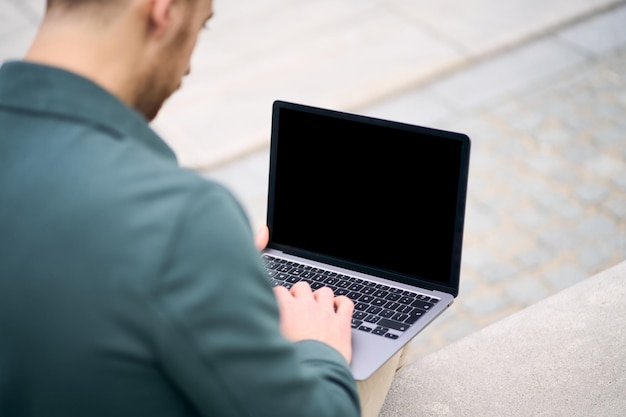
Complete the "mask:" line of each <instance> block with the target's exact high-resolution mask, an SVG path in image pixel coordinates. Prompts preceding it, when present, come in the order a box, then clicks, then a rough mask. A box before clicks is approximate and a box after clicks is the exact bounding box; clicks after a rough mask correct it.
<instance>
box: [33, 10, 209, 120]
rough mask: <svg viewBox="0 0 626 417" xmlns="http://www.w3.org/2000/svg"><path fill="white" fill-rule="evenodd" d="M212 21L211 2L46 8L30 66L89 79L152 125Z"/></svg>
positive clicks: (183, 73) (174, 89)
mask: <svg viewBox="0 0 626 417" xmlns="http://www.w3.org/2000/svg"><path fill="white" fill-rule="evenodd" d="M212 14H213V2H212V0H47V7H46V15H45V17H44V21H43V23H42V26H41V28H40V31H39V32H38V34H37V37H36V38H35V41H34V43H33V46H32V47H31V50H30V51H29V53H28V54H27V56H26V59H27V60H31V61H36V62H41V63H44V64H49V65H54V66H59V67H61V68H65V69H68V70H70V71H74V72H76V73H78V74H80V75H83V76H85V77H87V78H90V79H91V80H93V81H95V82H96V83H98V84H100V85H101V86H102V87H104V88H105V89H107V90H109V91H110V92H111V93H113V94H115V95H117V96H118V97H119V98H120V99H122V100H123V101H125V102H126V103H127V104H128V105H130V106H132V107H134V108H135V109H137V110H138V111H139V112H141V113H142V114H143V115H144V116H145V117H146V118H147V119H148V120H152V119H153V118H154V117H156V115H157V113H158V111H159V109H160V108H161V106H162V104H163V103H164V101H165V100H166V99H167V98H168V97H169V96H170V95H171V94H172V93H173V92H174V91H176V90H177V89H178V88H179V87H180V85H181V81H182V78H183V77H184V76H185V75H186V74H188V73H189V71H190V60H191V54H192V52H193V49H194V46H195V43H196V40H197V37H198V34H199V31H200V30H201V29H202V27H203V26H204V24H205V23H206V21H207V20H208V19H209V18H210V17H211V16H212Z"/></svg>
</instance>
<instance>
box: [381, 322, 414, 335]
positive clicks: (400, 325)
mask: <svg viewBox="0 0 626 417" xmlns="http://www.w3.org/2000/svg"><path fill="white" fill-rule="evenodd" d="M378 325H379V326H382V327H388V328H390V329H394V330H399V331H401V332H404V331H406V330H407V329H408V328H409V327H411V326H410V325H408V324H406V323H400V322H399V321H395V320H389V319H380V321H379V322H378Z"/></svg>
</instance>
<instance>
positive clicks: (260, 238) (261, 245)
mask: <svg viewBox="0 0 626 417" xmlns="http://www.w3.org/2000/svg"><path fill="white" fill-rule="evenodd" d="M269 240H270V230H269V229H268V228H267V226H262V227H261V228H260V229H259V231H258V232H257V234H256V235H255V236H254V244H255V245H256V248H257V249H258V250H260V251H261V250H263V249H265V247H266V246H267V242H268V241H269Z"/></svg>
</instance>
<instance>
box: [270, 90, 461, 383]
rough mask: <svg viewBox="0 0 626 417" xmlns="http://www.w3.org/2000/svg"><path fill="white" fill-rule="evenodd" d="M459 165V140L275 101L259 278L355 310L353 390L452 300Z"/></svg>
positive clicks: (456, 273) (457, 246) (445, 134)
mask: <svg viewBox="0 0 626 417" xmlns="http://www.w3.org/2000/svg"><path fill="white" fill-rule="evenodd" d="M469 154H470V139H469V138H468V137H467V136H466V135H464V134H461V133H456V132H449V131H444V130H439V129H433V128H427V127H421V126H414V125H409V124H404V123H399V122H394V121H389V120H381V119H377V118H373V117H366V116H363V115H357V114H351V113H346V112H340V111H335V110H329V109H322V108H318V107H313V106H307V105H302V104H296V103H290V102H285V101H276V102H274V104H273V109H272V133H271V146H270V169H269V187H268V205H267V224H268V226H269V230H270V238H269V243H268V245H267V248H266V249H265V250H264V254H263V257H264V258H265V262H266V266H267V270H268V274H269V275H270V279H271V282H272V284H273V285H283V286H286V287H290V286H291V285H293V284H295V283H296V282H298V281H301V280H305V281H308V282H309V283H310V284H311V286H312V287H313V288H314V289H316V288H319V287H321V286H330V287H331V288H332V289H333V291H334V292H335V294H336V295H345V296H347V297H349V298H351V299H352V300H353V301H354V304H355V310H354V314H353V319H352V333H353V339H352V340H353V342H352V343H353V355H352V363H351V371H352V374H353V376H354V378H355V379H356V380H364V379H367V378H368V377H370V376H371V375H372V374H373V373H374V372H375V371H376V370H377V369H378V368H380V367H381V366H382V365H383V364H384V363H385V362H386V361H387V360H388V359H390V358H391V357H392V356H393V355H394V354H395V353H396V352H398V351H399V350H400V349H402V348H403V347H404V346H405V345H406V344H408V343H409V342H410V341H411V340H412V339H413V338H414V337H415V336H416V335H417V334H418V333H419V332H420V331H422V330H423V329H424V328H425V327H426V326H428V325H429V324H430V323H431V322H432V321H433V320H434V319H435V318H437V317H438V316H439V315H440V314H441V313H442V312H443V311H445V310H446V309H447V308H448V307H449V306H450V305H451V304H452V303H453V301H454V299H455V298H456V297H457V295H458V293H459V276H460V268H461V251H462V243H463V224H464V218H465V203H466V193H467V182H468V169H469Z"/></svg>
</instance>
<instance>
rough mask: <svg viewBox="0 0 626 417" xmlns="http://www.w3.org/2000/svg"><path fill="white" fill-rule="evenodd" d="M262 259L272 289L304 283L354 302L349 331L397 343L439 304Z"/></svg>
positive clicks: (305, 267) (272, 258)
mask: <svg viewBox="0 0 626 417" xmlns="http://www.w3.org/2000/svg"><path fill="white" fill-rule="evenodd" d="M263 259H264V260H265V266H266V269H267V272H268V275H269V277H270V279H271V283H272V285H273V286H278V285H281V286H283V287H286V288H291V286H293V285H294V284H295V283H296V282H299V281H306V282H308V283H309V285H311V288H312V289H313V290H316V289H318V288H321V287H329V288H330V289H332V290H333V292H334V293H335V295H336V296H339V295H345V296H346V297H348V298H350V299H351V300H352V301H353V302H354V313H353V314H352V328H353V329H358V330H360V331H364V332H367V333H372V334H375V335H379V336H382V337H386V338H388V339H397V338H398V337H399V336H400V335H401V334H402V333H403V332H405V331H406V330H407V329H409V327H411V325H413V324H414V323H415V322H416V321H417V320H419V319H420V318H421V317H422V316H423V315H424V314H426V312H427V311H428V310H429V309H431V308H432V307H433V306H434V305H435V304H436V303H437V302H438V301H439V299H437V298H433V297H429V296H427V295H425V294H420V293H416V292H412V291H407V290H403V289H401V288H395V287H391V286H388V285H383V284H378V283H376V282H373V281H367V280H364V279H362V278H357V277H353V276H349V275H343V274H338V273H336V272H332V271H327V270H325V269H321V268H316V267H312V266H310V265H305V264H300V263H297V262H293V261H288V260H286V259H282V258H277V257H275V256H271V255H267V254H265V255H263Z"/></svg>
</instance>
